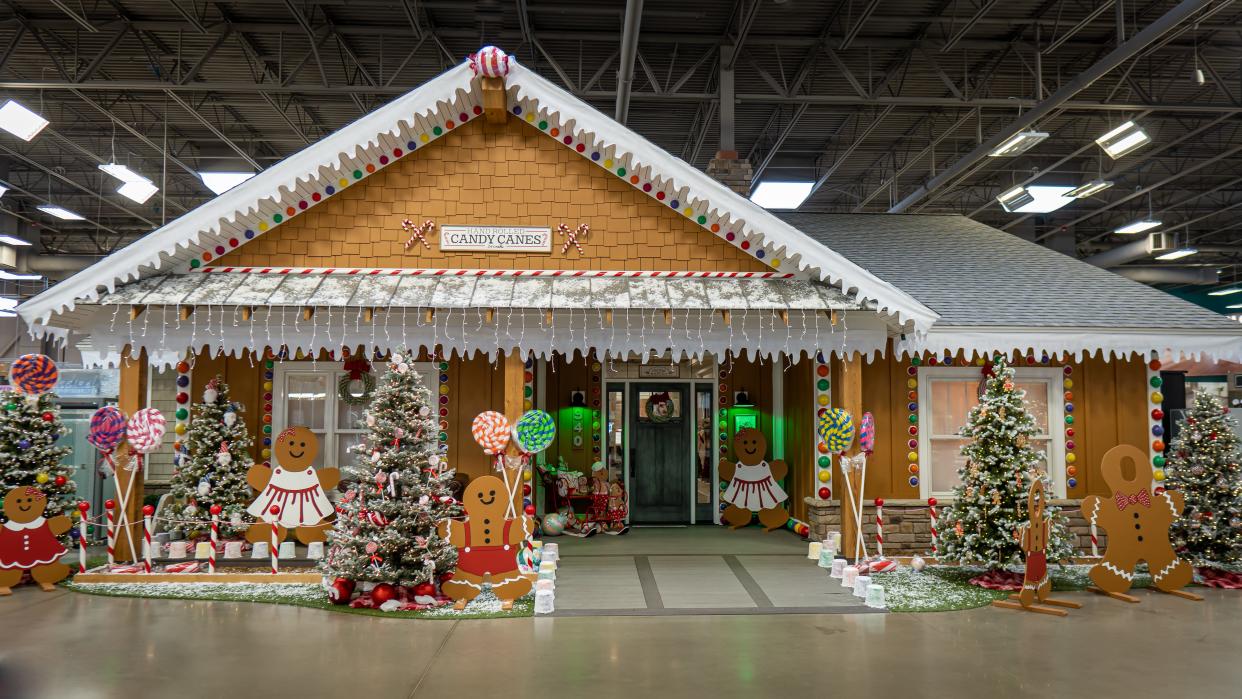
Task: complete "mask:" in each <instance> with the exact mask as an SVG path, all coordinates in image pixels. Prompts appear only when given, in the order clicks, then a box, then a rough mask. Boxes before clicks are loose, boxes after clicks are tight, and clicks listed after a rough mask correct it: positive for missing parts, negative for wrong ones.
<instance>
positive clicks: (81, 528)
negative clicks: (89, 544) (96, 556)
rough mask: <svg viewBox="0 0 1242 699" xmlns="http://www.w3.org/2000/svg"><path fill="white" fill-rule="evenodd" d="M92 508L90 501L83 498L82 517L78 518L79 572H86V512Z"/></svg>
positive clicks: (79, 505) (80, 506)
mask: <svg viewBox="0 0 1242 699" xmlns="http://www.w3.org/2000/svg"><path fill="white" fill-rule="evenodd" d="M90 509H91V505H90V503H88V502H86V501H85V500H83V501H82V502H79V503H78V512H81V513H82V517H81V518H80V519H79V520H78V572H79V573H85V572H86V513H87V512H89V511H90Z"/></svg>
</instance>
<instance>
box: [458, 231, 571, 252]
mask: <svg viewBox="0 0 1242 699" xmlns="http://www.w3.org/2000/svg"><path fill="white" fill-rule="evenodd" d="M440 250H442V251H474V252H552V229H551V228H538V227H529V226H440Z"/></svg>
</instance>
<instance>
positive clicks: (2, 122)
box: [0, 100, 48, 141]
mask: <svg viewBox="0 0 1242 699" xmlns="http://www.w3.org/2000/svg"><path fill="white" fill-rule="evenodd" d="M47 125H48V120H47V119H44V118H43V117H41V116H39V115H38V114H35V113H34V112H32V111H30V110H29V109H26V108H25V107H23V106H21V105H20V104H18V103H16V102H14V101H13V100H9V101H8V102H5V103H4V106H3V107H0V129H4V130H5V131H8V132H9V133H11V134H13V135H14V136H16V137H18V138H20V139H22V140H23V141H29V140H30V139H32V138H34V137H35V136H37V135H39V132H40V131H42V130H43V127H45V126H47Z"/></svg>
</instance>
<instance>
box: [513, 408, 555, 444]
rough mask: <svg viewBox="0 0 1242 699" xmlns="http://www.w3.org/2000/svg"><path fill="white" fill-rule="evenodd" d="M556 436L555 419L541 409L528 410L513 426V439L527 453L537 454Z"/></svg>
mask: <svg viewBox="0 0 1242 699" xmlns="http://www.w3.org/2000/svg"><path fill="white" fill-rule="evenodd" d="M554 437H556V421H555V420H553V419H552V416H551V415H549V414H547V413H545V412H544V411H542V410H528V411H526V413H524V414H523V415H522V417H520V418H518V421H517V424H515V425H514V426H513V440H514V441H515V442H517V445H518V448H519V449H521V450H522V453H524V454H527V455H532V454H538V453H539V452H541V451H543V450H544V449H547V448H548V446H550V445H551V444H552V439H553V438H554Z"/></svg>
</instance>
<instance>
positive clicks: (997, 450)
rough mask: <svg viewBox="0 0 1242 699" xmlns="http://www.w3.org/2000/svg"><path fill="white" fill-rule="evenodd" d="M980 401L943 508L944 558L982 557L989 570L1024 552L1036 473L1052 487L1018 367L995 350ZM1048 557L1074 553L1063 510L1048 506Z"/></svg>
mask: <svg viewBox="0 0 1242 699" xmlns="http://www.w3.org/2000/svg"><path fill="white" fill-rule="evenodd" d="M983 374H984V387H983V393H982V395H980V397H979V404H978V405H976V406H975V407H974V408H971V410H970V415H969V417H968V419H967V423H966V426H965V427H963V428H962V436H963V437H966V438H968V439H969V440H970V441H969V442H967V443H966V444H965V445H964V446H963V447H962V456H964V457H965V458H966V463H965V465H963V466H962V467H961V468H959V469H958V477H959V478H960V479H961V483H960V484H959V485H957V486H956V487H954V489H953V498H954V501H953V503H952V504H951V505H949V506H948V507H947V508H945V510H944V512H943V513H942V514H941V516H940V521H941V522H942V524H943V526H942V527H941V529H940V531H939V535H940V541H939V554H940V558H942V559H944V560H948V561H955V562H960V563H966V564H974V565H983V566H986V567H987V568H988V569H989V570H991V571H996V570H1000V569H1003V568H1004V567H1005V566H1007V565H1011V564H1014V563H1018V562H1020V561H1021V560H1022V545H1021V543H1020V541H1019V539H1018V536H1017V532H1018V527H1020V526H1021V525H1022V524H1024V523H1026V521H1027V513H1026V501H1027V495H1028V492H1029V489H1030V486H1031V480H1032V479H1034V478H1038V479H1040V480H1042V481H1043V482H1044V488H1045V489H1046V490H1047V489H1049V488H1050V484H1049V482H1048V475H1047V469H1046V465H1045V463H1044V455H1043V454H1041V453H1040V452H1039V451H1037V450H1035V449H1034V448H1033V447H1032V446H1031V439H1032V438H1033V437H1034V436H1035V435H1036V434H1038V432H1039V430H1038V428H1037V427H1036V425H1035V418H1034V417H1033V416H1032V415H1031V413H1030V411H1028V410H1027V408H1026V402H1025V397H1026V394H1025V392H1024V391H1022V390H1021V389H1019V388H1018V387H1017V385H1016V383H1015V381H1014V370H1013V367H1011V366H1009V364H1008V363H1007V362H1006V361H1005V359H1004V357H1001V356H997V357H995V358H994V360H993V361H992V362H991V363H990V364H987V365H985V366H984V368H983ZM1045 516H1046V517H1048V518H1049V519H1050V520H1051V523H1052V532H1051V534H1052V535H1051V537H1050V539H1049V541H1048V548H1047V554H1048V560H1050V561H1059V560H1063V559H1065V558H1067V557H1069V556H1070V555H1071V553H1072V552H1071V550H1070V545H1069V537H1068V535H1067V532H1066V529H1065V521H1064V517H1062V516H1060V514H1059V512H1058V510H1057V509H1056V508H1052V507H1049V508H1047V510H1046V513H1045Z"/></svg>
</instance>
